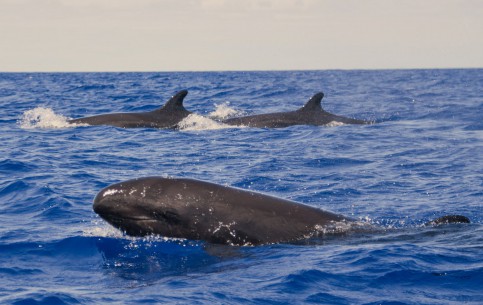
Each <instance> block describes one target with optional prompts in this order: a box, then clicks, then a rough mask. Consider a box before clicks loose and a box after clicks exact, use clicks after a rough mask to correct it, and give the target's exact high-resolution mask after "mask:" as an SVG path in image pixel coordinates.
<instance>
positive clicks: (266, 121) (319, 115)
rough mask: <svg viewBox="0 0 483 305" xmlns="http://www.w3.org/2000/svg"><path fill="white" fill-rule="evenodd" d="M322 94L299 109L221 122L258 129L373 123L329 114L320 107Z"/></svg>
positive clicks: (313, 97)
mask: <svg viewBox="0 0 483 305" xmlns="http://www.w3.org/2000/svg"><path fill="white" fill-rule="evenodd" d="M323 97H324V93H322V92H319V93H317V94H315V95H314V96H312V98H311V99H310V100H309V101H308V102H307V103H306V104H305V105H304V106H303V107H302V108H300V109H298V110H296V111H288V112H276V113H265V114H256V115H250V116H243V117H235V118H230V119H226V120H223V123H225V124H228V125H238V126H247V127H260V128H281V127H288V126H293V125H316V126H318V125H327V124H330V123H343V124H371V123H373V122H370V121H363V120H357V119H351V118H346V117H343V116H339V115H335V114H332V113H329V112H327V111H325V110H324V109H322V106H321V105H320V103H321V101H322V98H323Z"/></svg>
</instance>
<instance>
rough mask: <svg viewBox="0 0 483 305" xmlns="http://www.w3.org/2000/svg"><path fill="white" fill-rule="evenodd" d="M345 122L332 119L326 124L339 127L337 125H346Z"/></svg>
mask: <svg viewBox="0 0 483 305" xmlns="http://www.w3.org/2000/svg"><path fill="white" fill-rule="evenodd" d="M344 125H345V124H344V123H342V122H337V121H332V122H329V123H327V124H326V125H325V126H327V127H337V126H344Z"/></svg>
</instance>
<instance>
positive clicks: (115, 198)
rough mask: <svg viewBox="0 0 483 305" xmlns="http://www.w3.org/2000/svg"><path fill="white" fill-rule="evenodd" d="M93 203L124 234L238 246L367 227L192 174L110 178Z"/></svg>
mask: <svg viewBox="0 0 483 305" xmlns="http://www.w3.org/2000/svg"><path fill="white" fill-rule="evenodd" d="M93 209H94V211H95V212H96V213H97V214H99V215H100V216H101V217H102V218H103V219H105V220H106V221H107V222H108V223H110V224H111V225H113V226H114V227H116V228H118V229H120V230H122V231H124V232H125V233H126V234H128V235H132V236H146V235H151V234H155V235H161V236H165V237H174V238H185V239H190V240H203V241H207V242H209V243H215V244H228V245H239V246H243V245H260V244H272V243H297V242H300V241H303V240H306V239H309V238H312V237H319V236H320V235H323V234H335V235H336V234H342V233H344V232H347V230H345V231H344V229H341V228H347V227H349V228H350V230H353V231H354V230H357V229H358V228H359V229H361V230H363V231H366V230H368V229H369V230H371V229H372V228H373V227H372V226H371V225H367V226H368V227H369V228H368V227H365V228H364V227H363V226H360V225H359V227H358V225H357V223H356V222H355V220H354V219H352V218H349V217H345V216H343V215H339V214H335V213H331V212H327V211H323V210H321V209H317V208H314V207H310V206H307V205H304V204H300V203H297V202H294V201H289V200H285V199H281V198H276V197H272V196H268V195H264V194H260V193H255V192H251V191H246V190H242V189H238V188H233V187H227V186H222V185H218V184H214V183H210V182H205V181H200V180H194V179H176V178H162V177H145V178H139V179H134V180H128V181H124V182H120V183H116V184H113V185H110V186H108V187H106V188H104V189H103V190H101V191H100V192H99V194H97V196H96V198H95V199H94V204H93ZM456 222H463V223H466V222H469V219H468V218H466V217H464V216H459V215H450V216H443V217H441V218H438V219H436V220H434V221H432V222H430V223H428V224H430V225H437V224H442V223H456ZM351 224H356V225H355V226H353V227H351Z"/></svg>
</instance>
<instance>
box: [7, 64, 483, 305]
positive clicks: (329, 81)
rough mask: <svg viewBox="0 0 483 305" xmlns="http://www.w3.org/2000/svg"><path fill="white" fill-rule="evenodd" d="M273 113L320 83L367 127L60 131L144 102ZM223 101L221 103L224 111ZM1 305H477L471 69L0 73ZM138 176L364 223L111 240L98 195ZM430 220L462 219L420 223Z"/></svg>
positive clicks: (476, 150) (481, 148) (476, 153)
mask: <svg viewBox="0 0 483 305" xmlns="http://www.w3.org/2000/svg"><path fill="white" fill-rule="evenodd" d="M181 89H188V90H189V94H188V96H187V98H186V99H185V106H186V108H187V109H189V110H191V111H194V112H197V113H199V114H202V115H213V113H218V114H219V113H220V112H223V111H222V110H223V109H224V110H226V109H228V110H237V111H239V112H244V113H246V114H252V113H262V112H273V111H288V110H294V109H297V108H299V107H301V106H302V105H303V104H304V103H305V102H306V101H307V100H308V99H309V98H310V97H311V96H312V95H313V94H314V93H316V92H318V91H324V93H325V98H324V100H323V107H324V108H325V109H326V110H327V111H330V112H333V113H336V114H339V115H344V116H350V117H355V118H359V119H368V120H376V121H377V122H378V123H377V124H374V125H369V126H351V125H345V126H333V127H313V126H294V127H289V128H284V129H276V130H275V129H272V130H269V129H256V128H254V129H249V128H219V126H218V125H216V124H215V123H214V122H212V125H210V124H201V125H200V124H198V125H196V124H195V126H194V127H193V128H188V129H185V130H181V131H171V130H154V129H130V130H127V129H120V128H115V127H109V126H97V127H72V126H66V124H65V119H64V118H63V116H65V117H71V118H74V117H81V116H86V115H93V114H100V113H106V112H128V111H147V110H152V109H155V108H157V107H159V106H161V105H163V104H164V102H165V101H167V99H168V98H169V97H170V96H171V95H173V94H174V93H175V92H176V91H178V90H181ZM228 103H229V104H228ZM0 105H1V115H0V135H1V146H0V224H1V225H0V303H1V304H96V303H97V304H144V303H146V304H157V303H175V304H296V303H321V304H462V303H466V304H481V302H482V300H483V226H482V221H483V209H482V198H483V157H482V156H483V70H481V69H474V70H405V71H404V70H402V71H299V72H220V73H215V72H210V73H92V74H91V73H81V74H74V73H49V74H35V73H33V74H28V73H25V74H24V73H22V74H0ZM148 175H162V176H167V175H169V176H177V177H192V178H198V179H202V180H208V181H212V182H216V183H220V184H227V185H231V186H236V187H241V188H245V189H251V190H256V191H261V192H265V193H269V194H271V195H275V196H279V197H283V198H290V199H292V200H296V201H300V202H304V203H306V204H308V205H311V206H315V207H320V208H323V209H326V210H331V211H334V212H337V213H342V214H345V215H351V216H354V217H360V218H361V219H365V220H367V221H370V222H373V223H375V224H378V225H380V226H381V227H382V228H383V229H384V231H382V232H378V233H376V234H366V235H355V234H348V235H347V236H344V237H341V238H332V239H326V240H320V241H319V242H317V243H315V244H313V245H306V246H301V245H269V246H260V247H243V248H235V247H213V246H210V245H206V244H204V243H202V242H197V241H176V240H165V239H163V238H147V239H136V238H128V237H123V236H121V235H120V234H119V233H118V232H117V231H116V230H115V229H113V228H111V227H109V226H108V225H107V224H106V223H105V222H104V221H102V220H101V219H100V218H99V217H97V216H96V215H95V213H94V212H93V211H92V200H93V198H94V196H95V195H96V194H97V192H98V191H99V190H100V189H101V188H103V187H105V186H107V185H109V184H112V183H115V182H119V181H122V180H126V179H131V178H135V177H141V176H148ZM445 214H462V215H466V216H468V217H469V218H471V220H472V222H473V223H472V224H469V225H461V224H459V225H448V226H441V227H424V226H422V224H423V223H424V222H426V221H428V220H431V219H433V218H435V217H439V216H442V215H445Z"/></svg>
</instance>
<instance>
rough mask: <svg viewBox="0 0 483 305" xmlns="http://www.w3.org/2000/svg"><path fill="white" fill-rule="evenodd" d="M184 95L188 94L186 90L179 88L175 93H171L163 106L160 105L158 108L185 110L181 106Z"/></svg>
mask: <svg viewBox="0 0 483 305" xmlns="http://www.w3.org/2000/svg"><path fill="white" fill-rule="evenodd" d="M186 95H188V90H181V91H179V92H178V93H176V94H175V95H173V96H172V97H171V98H170V99H169V101H167V102H166V104H164V106H163V107H161V108H160V109H159V110H161V109H167V110H186V109H185V108H184V107H183V100H184V98H185V97H186Z"/></svg>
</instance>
